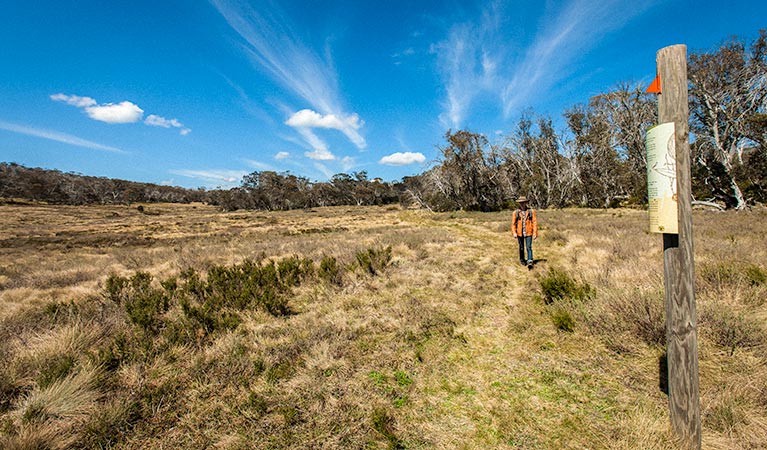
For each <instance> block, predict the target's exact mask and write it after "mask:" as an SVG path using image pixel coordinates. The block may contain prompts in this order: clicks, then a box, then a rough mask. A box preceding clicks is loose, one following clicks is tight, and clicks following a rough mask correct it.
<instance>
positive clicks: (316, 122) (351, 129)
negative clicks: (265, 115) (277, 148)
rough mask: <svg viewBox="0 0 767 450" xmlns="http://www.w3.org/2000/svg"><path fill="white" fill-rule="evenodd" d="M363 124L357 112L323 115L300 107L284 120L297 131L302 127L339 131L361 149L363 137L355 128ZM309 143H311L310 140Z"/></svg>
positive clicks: (364, 145) (364, 143)
mask: <svg viewBox="0 0 767 450" xmlns="http://www.w3.org/2000/svg"><path fill="white" fill-rule="evenodd" d="M364 124H365V122H364V121H362V120H360V116H358V115H357V114H350V115H348V116H346V117H339V116H337V115H335V114H324V115H323V114H320V113H318V112H316V111H312V110H310V109H302V110H301V111H298V112H296V113H294V114H293V115H291V116H290V117H289V118H288V120H286V121H285V125H289V126H291V127H293V128H296V129H298V130H299V132H300V131H301V130H302V129H309V128H324V129H332V130H338V131H341V132H342V133H343V134H344V135H346V137H347V138H348V139H349V140H350V141H352V143H354V145H356V146H357V148H359V149H363V148H365V147H366V146H367V143H366V142H365V138H363V137H362V136H360V134H359V133H358V132H357V130H359V129H360V128H362V126H363V125H364ZM302 135H303V134H302ZM304 137H306V136H304ZM315 137H316V135H315ZM307 142H309V141H307ZM309 143H310V144H311V142H309ZM312 147H313V148H316V147H315V146H314V145H312Z"/></svg>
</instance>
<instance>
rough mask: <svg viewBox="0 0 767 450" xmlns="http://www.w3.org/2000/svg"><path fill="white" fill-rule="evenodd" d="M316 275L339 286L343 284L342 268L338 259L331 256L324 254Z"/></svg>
mask: <svg viewBox="0 0 767 450" xmlns="http://www.w3.org/2000/svg"><path fill="white" fill-rule="evenodd" d="M317 276H318V277H319V278H320V279H321V280H325V281H326V282H328V283H331V284H335V285H338V286H340V285H341V284H343V269H342V268H341V265H340V264H339V263H338V260H337V259H336V258H334V257H333V256H325V257H324V258H322V260H321V261H320V268H319V270H318V271H317Z"/></svg>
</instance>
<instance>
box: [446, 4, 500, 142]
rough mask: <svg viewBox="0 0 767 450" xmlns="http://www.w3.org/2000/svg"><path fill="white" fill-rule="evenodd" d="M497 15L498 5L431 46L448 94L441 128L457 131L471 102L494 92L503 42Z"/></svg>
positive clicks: (457, 27)
mask: <svg viewBox="0 0 767 450" xmlns="http://www.w3.org/2000/svg"><path fill="white" fill-rule="evenodd" d="M500 14H501V12H500V11H499V8H498V6H497V4H493V5H490V9H488V10H485V11H483V13H482V15H481V17H480V18H479V21H478V22H476V23H475V22H473V21H470V22H465V23H459V24H454V25H453V26H452V27H451V28H450V30H449V32H448V36H447V38H446V39H445V40H443V41H441V42H439V43H437V44H435V45H433V46H432V52H433V53H436V55H437V66H438V69H439V72H440V73H441V75H442V78H443V80H444V82H445V90H446V94H447V99H445V101H444V109H445V110H444V112H443V113H442V114H441V115H440V121H441V122H442V124H443V125H445V126H448V127H450V126H452V127H455V128H458V127H460V126H461V124H462V121H463V119H464V117H465V116H466V114H467V110H468V109H469V107H470V106H471V103H472V102H473V101H474V99H475V98H476V97H477V96H478V95H479V94H480V93H481V92H483V91H489V90H492V89H493V86H494V85H495V82H496V69H497V66H498V61H497V60H498V59H499V58H500V56H501V55H500V53H501V50H500V47H499V42H503V40H502V39H501V37H500V36H499V35H498V34H499V30H500V23H499V17H500Z"/></svg>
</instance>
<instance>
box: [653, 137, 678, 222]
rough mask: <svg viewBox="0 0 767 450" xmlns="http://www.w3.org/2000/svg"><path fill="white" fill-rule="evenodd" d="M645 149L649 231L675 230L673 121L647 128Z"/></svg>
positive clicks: (676, 220) (676, 218)
mask: <svg viewBox="0 0 767 450" xmlns="http://www.w3.org/2000/svg"><path fill="white" fill-rule="evenodd" d="M645 149H646V150H647V198H648V199H649V201H650V231H651V232H653V233H668V234H678V233H679V230H678V227H679V219H678V216H677V213H678V208H677V193H676V192H677V191H676V144H675V137H674V122H668V123H662V124H660V125H657V126H654V127H652V128H650V129H649V130H648V131H647V137H646V139H645Z"/></svg>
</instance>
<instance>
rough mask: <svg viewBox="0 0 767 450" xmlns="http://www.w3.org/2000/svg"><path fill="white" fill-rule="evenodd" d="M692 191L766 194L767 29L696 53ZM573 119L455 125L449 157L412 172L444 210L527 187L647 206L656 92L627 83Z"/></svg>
mask: <svg viewBox="0 0 767 450" xmlns="http://www.w3.org/2000/svg"><path fill="white" fill-rule="evenodd" d="M688 79H689V106H690V133H691V153H692V155H691V156H692V158H691V159H692V181H693V195H694V197H695V199H696V200H699V201H707V202H716V203H718V204H721V205H723V206H724V207H726V208H734V209H743V208H746V207H748V206H749V205H753V204H755V203H765V202H767V145H766V144H767V32H765V30H762V31H760V33H759V36H758V37H757V38H756V39H754V40H753V41H752V42H750V43H748V44H746V43H744V42H742V41H740V40H738V39H736V38H733V39H731V40H730V41H728V42H726V43H724V44H723V45H722V46H721V47H719V48H718V49H716V50H715V51H710V52H699V53H692V54H691V55H690V57H689V61H688ZM563 118H564V122H565V125H564V128H563V129H561V130H557V129H556V128H555V127H554V125H553V123H552V120H551V119H550V118H547V117H543V116H538V115H536V114H535V113H534V112H532V111H528V112H526V113H524V114H523V115H522V117H521V118H520V119H519V121H518V122H517V124H516V126H515V128H514V130H513V131H512V132H511V133H510V135H507V136H506V137H504V138H503V139H502V140H501V141H500V142H499V143H490V142H489V141H488V140H487V139H486V138H485V137H484V136H482V135H480V134H476V133H472V132H469V131H465V130H459V131H456V132H452V131H448V132H447V134H446V135H445V140H446V142H447V145H444V146H442V147H440V153H441V155H440V160H439V161H438V163H437V164H436V165H434V166H433V167H432V168H431V169H429V170H428V171H426V172H425V173H423V174H421V175H419V176H416V177H411V178H406V179H404V180H403V182H404V184H405V192H406V193H407V195H409V196H410V197H411V198H412V200H413V201H415V202H417V203H419V204H421V205H422V206H424V207H427V208H430V209H435V210H449V209H473V210H496V209H501V208H504V207H506V206H507V205H508V203H509V200H510V199H514V198H516V197H517V196H519V195H525V196H527V197H528V198H530V199H531V201H532V203H533V204H536V205H537V206H538V207H542V208H545V207H550V206H551V207H563V206H584V207H597V208H605V207H611V206H617V205H620V204H637V205H646V203H647V185H646V170H647V161H646V155H645V147H644V139H645V134H646V131H647V130H648V129H649V128H650V127H651V126H653V125H654V124H656V123H657V107H656V100H655V97H654V95H653V94H647V93H645V92H644V89H643V87H641V86H638V85H634V86H632V85H630V84H629V83H623V84H620V85H618V86H617V87H616V88H614V89H613V90H612V91H610V92H607V93H604V94H601V95H597V96H595V97H593V98H591V99H590V101H589V102H588V103H586V104H579V105H575V106H573V107H571V108H569V109H568V110H567V111H565V112H564V117H563Z"/></svg>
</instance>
